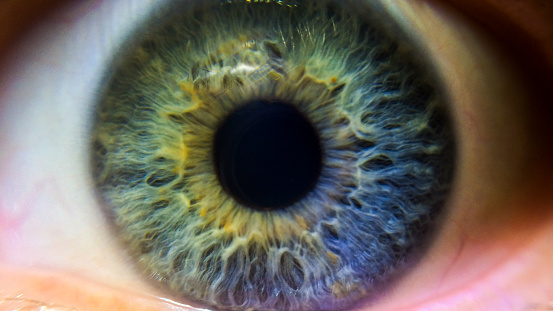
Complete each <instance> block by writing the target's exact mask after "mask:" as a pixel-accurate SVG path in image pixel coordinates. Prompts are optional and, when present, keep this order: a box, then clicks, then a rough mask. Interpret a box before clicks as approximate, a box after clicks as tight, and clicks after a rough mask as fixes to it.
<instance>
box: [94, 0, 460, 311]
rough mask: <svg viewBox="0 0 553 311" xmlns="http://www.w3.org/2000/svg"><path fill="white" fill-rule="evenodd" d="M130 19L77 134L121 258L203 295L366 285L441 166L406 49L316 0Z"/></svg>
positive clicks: (321, 300) (425, 225) (436, 194)
mask: <svg viewBox="0 0 553 311" xmlns="http://www.w3.org/2000/svg"><path fill="white" fill-rule="evenodd" d="M169 11H170V12H169ZM365 13H366V12H364V14H363V16H371V14H368V13H366V14H365ZM147 25H148V27H147V29H142V30H141V31H140V32H139V33H138V34H139V35H137V38H139V39H136V38H135V39H136V40H135V41H136V43H134V44H129V46H130V47H128V48H126V49H125V50H123V51H122V52H121V55H118V56H117V57H116V59H117V61H115V62H114V67H115V71H114V72H113V73H110V74H109V76H108V77H107V82H106V86H105V89H104V91H103V93H102V96H101V97H100V101H99V105H98V115H97V119H96V123H95V127H94V132H93V139H92V142H93V143H92V148H91V152H92V163H93V176H94V178H95V181H96V185H97V188H98V191H99V193H100V194H101V195H102V197H103V198H104V199H105V202H106V204H105V205H106V210H107V211H108V213H109V215H110V216H111V217H112V218H113V221H114V225H115V227H116V228H117V234H118V235H119V236H120V238H121V240H122V241H124V243H125V245H126V246H127V247H128V250H129V253H130V254H131V255H132V256H133V257H134V258H136V259H137V262H138V265H139V267H140V268H141V269H144V270H145V271H146V272H147V273H149V274H150V275H152V278H153V279H155V280H157V281H159V282H161V283H162V284H164V285H165V286H166V287H167V290H168V291H171V292H173V293H175V294H177V295H180V296H182V297H183V298H185V299H188V300H192V301H195V302H197V303H199V304H203V305H207V306H211V307H214V308H217V309H228V310H242V309H255V310H336V309H340V308H345V307H348V306H351V305H352V304H355V303H359V302H360V301H363V300H367V299H374V298H376V297H378V294H379V293H380V292H381V291H382V290H383V289H384V288H385V287H386V286H388V285H389V284H391V282H393V280H394V279H396V278H397V277H398V276H400V275H401V273H402V272H403V271H405V270H406V269H407V268H408V267H409V265H408V263H409V262H410V261H411V259H412V258H414V256H415V255H414V254H416V253H417V252H416V250H417V249H420V248H421V247H422V246H423V245H424V243H425V241H427V240H428V238H429V236H430V235H429V233H431V232H432V228H433V226H434V224H435V220H436V218H437V217H438V216H439V214H440V210H441V207H442V205H443V203H444V201H445V199H446V198H447V194H448V190H449V188H450V185H451V180H452V176H453V160H454V143H453V132H452V129H451V127H450V125H449V122H448V118H447V109H446V107H445V104H444V102H443V100H442V99H441V97H440V96H439V92H438V88H437V87H436V86H435V84H434V83H433V81H432V79H431V77H430V75H429V74H428V73H425V71H424V70H422V69H421V65H420V64H418V63H417V62H416V55H417V54H416V53H415V51H413V49H412V48H409V46H407V44H406V43H400V42H399V41H398V40H397V39H396V38H395V36H394V35H393V34H392V33H390V32H389V31H387V30H386V29H384V28H381V27H380V26H379V24H378V22H376V21H372V20H371V19H367V18H363V17H361V16H360V15H358V14H356V13H354V12H353V10H350V9H349V8H348V7H347V6H345V5H344V4H343V3H342V2H333V1H301V2H300V1H298V2H285V1H265V2H253V3H251V2H249V1H248V2H240V1H226V2H224V3H222V4H214V3H211V4H205V3H204V4H202V5H198V6H197V7H196V8H192V9H190V8H186V9H185V8H184V6H183V5H182V4H181V5H176V6H175V7H173V8H171V10H167V11H164V10H161V11H160V12H158V14H154V15H153V17H152V20H151V21H150V22H149V23H148V24H147Z"/></svg>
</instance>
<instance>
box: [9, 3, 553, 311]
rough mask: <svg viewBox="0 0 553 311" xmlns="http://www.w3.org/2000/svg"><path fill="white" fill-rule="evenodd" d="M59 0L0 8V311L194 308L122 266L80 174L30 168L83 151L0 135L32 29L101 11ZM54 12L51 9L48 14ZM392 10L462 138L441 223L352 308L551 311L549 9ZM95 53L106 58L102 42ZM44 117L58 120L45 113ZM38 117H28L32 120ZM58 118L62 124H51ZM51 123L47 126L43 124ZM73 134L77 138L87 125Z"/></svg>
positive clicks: (74, 22) (69, 23)
mask: <svg viewBox="0 0 553 311" xmlns="http://www.w3.org/2000/svg"><path fill="white" fill-rule="evenodd" d="M64 2H65V1H45V0H33V1H25V2H22V1H17V0H14V1H11V0H9V1H3V2H1V3H0V20H1V21H2V23H3V24H2V26H1V28H2V29H3V31H2V32H1V36H0V72H2V75H0V79H1V82H0V130H4V131H0V146H1V147H0V310H4V309H7V310H10V309H15V308H16V307H17V306H34V307H36V308H38V306H50V308H52V309H54V307H58V308H61V309H62V310H64V309H63V308H66V309H67V310H73V309H77V308H78V309H79V310H126V309H129V310H179V309H183V310H187V309H191V307H188V306H186V305H181V304H179V303H176V302H174V301H175V300H176V299H175V298H174V297H168V296H167V295H165V294H164V293H163V290H162V289H160V288H155V287H153V286H152V285H151V284H150V283H148V282H146V281H145V277H144V276H141V275H140V272H139V271H136V270H135V269H133V268H132V266H133V264H132V262H131V260H130V259H129V258H128V257H127V256H126V255H125V254H124V253H123V251H122V250H121V245H119V244H118V243H117V241H114V239H113V238H112V237H111V232H110V228H109V224H107V223H106V221H105V220H104V219H103V218H102V215H101V214H99V213H96V212H94V211H95V209H94V204H92V203H91V204H87V203H83V202H95V201H94V198H93V197H91V195H90V194H86V193H88V192H90V190H87V188H86V185H87V184H86V182H83V187H84V190H83V189H79V188H76V186H75V188H72V186H71V184H72V183H75V184H79V180H81V179H79V178H78V176H77V177H75V175H80V174H82V175H85V173H86V170H83V171H78V172H75V171H74V170H72V168H73V167H74V166H72V165H73V164H67V165H66V166H64V165H61V164H60V165H59V166H61V167H60V168H57V167H56V168H55V169H52V170H44V171H40V172H38V171H36V168H35V167H34V166H33V163H35V161H36V158H38V155H37V154H36V153H39V152H40V157H43V159H44V160H45V161H44V162H46V163H48V164H49V165H44V162H41V165H42V166H53V163H54V162H55V163H65V162H71V161H72V160H71V159H81V158H79V157H78V156H75V157H73V156H72V155H66V154H63V155H62V156H61V159H60V156H57V155H54V156H51V155H48V154H47V153H46V151H47V150H48V148H54V147H53V146H54V145H52V144H50V145H47V146H46V147H40V143H41V140H43V139H47V138H44V137H40V136H31V135H28V136H21V137H20V136H13V135H11V133H19V132H17V131H8V130H11V128H12V125H11V124H12V123H13V120H10V119H7V118H6V117H2V113H3V110H5V111H7V112H6V113H7V114H6V115H10V116H12V115H17V113H13V112H10V111H13V109H15V108H13V107H14V104H13V103H14V102H15V101H16V100H17V96H16V95H13V94H19V93H17V92H15V91H13V90H14V89H16V88H17V87H21V85H24V86H26V87H29V88H31V89H33V90H36V89H39V90H40V86H41V84H37V83H36V82H33V81H30V82H21V81H22V80H21V79H22V78H21V77H25V74H23V73H22V74H20V73H19V71H18V70H19V69H20V68H27V67H24V65H25V64H27V66H28V64H29V62H30V61H31V60H34V59H35V58H34V57H35V53H34V52H35V51H34V49H33V47H35V46H36V45H35V44H36V43H34V42H31V43H28V42H29V41H26V40H29V37H32V38H34V39H37V40H38V39H40V37H41V36H42V35H46V34H49V33H48V32H45V33H41V32H40V31H38V30H37V29H39V30H40V29H48V28H47V26H48V25H49V24H51V23H54V24H55V25H57V27H56V28H55V29H56V30H57V31H65V30H69V29H72V28H74V27H77V26H78V21H80V20H82V19H86V16H87V14H93V12H95V11H98V10H101V8H102V6H103V5H105V4H104V3H103V2H101V1H97V2H93V1H89V2H84V1H80V3H78V4H77V5H74V6H72V7H71V8H70V9H65V5H66V4H65V3H64ZM59 9H63V10H62V11H61V12H62V13H55V14H54V15H48V13H49V12H58V10H59ZM394 12H395V14H398V15H397V16H399V17H400V20H402V21H405V23H407V24H409V25H412V27H410V28H412V29H413V30H412V33H411V34H412V35H413V37H414V38H415V40H416V41H417V42H418V43H419V44H420V46H421V47H422V48H425V49H426V51H428V55H429V59H431V60H432V62H433V65H434V67H435V68H436V70H437V74H438V75H439V77H440V78H441V80H442V81H444V85H447V87H446V94H447V96H448V99H449V100H450V102H452V103H453V105H452V107H453V108H452V114H453V116H454V122H455V125H456V127H457V128H458V132H459V141H460V145H459V153H460V155H459V162H458V178H457V181H456V184H455V189H454V191H453V195H452V198H451V199H450V201H449V202H448V208H449V210H450V212H448V213H447V215H445V216H444V222H443V223H444V224H445V225H444V226H443V228H440V234H438V238H437V239H436V240H435V241H434V242H433V243H432V245H430V247H429V249H428V251H427V253H426V254H425V256H424V257H423V258H422V259H421V262H420V264H419V265H417V266H416V267H414V269H413V270H412V271H411V272H409V273H408V274H407V275H406V276H405V277H404V278H402V279H401V280H400V281H399V282H398V283H397V284H396V285H395V286H394V287H393V288H392V289H391V290H390V291H389V292H388V293H386V294H385V295H383V297H382V298H381V299H380V300H379V301H378V302H377V303H376V304H375V305H374V306H372V307H369V306H363V307H362V308H360V310H379V311H380V310H383V311H384V310H385V311H389V310H552V309H553V303H552V302H551V299H553V298H552V297H553V269H552V268H551V265H550V258H552V256H553V248H551V247H550V241H553V226H552V224H553V176H552V174H551V172H553V164H552V163H551V161H550V159H551V158H552V156H553V139H551V138H552V135H553V122H551V118H553V111H552V109H553V108H552V107H551V105H550V103H551V100H550V98H552V96H553V88H552V87H551V85H550V84H551V81H553V36H552V34H553V5H552V4H549V2H546V1H538V0H536V1H533V0H526V1H524V2H522V1H514V0H513V1H511V0H486V1H483V0H449V1H438V0H428V1H411V2H409V3H407V4H404V5H403V6H402V7H401V8H400V9H399V10H397V11H394ZM104 13H105V12H104ZM421 14H422V15H421ZM45 15H46V16H50V17H49V18H47V19H43V18H42V16H45ZM421 16H424V18H421ZM45 25H46V26H45ZM114 25H119V24H114ZM112 26H113V25H112ZM106 29H109V28H106ZM81 31H82V32H83V33H84V35H90V33H88V32H86V31H85V30H81ZM104 31H105V29H104ZM101 33H102V32H101V31H100V32H98V33H97V34H96V35H98V36H101ZM99 42H102V41H101V40H100V41H99ZM29 48H30V50H32V52H28V51H29ZM61 48H62V49H70V48H73V46H72V45H70V44H69V45H63V46H61ZM103 48H105V49H106V50H108V52H104V53H105V54H109V48H110V46H109V44H106V45H105V47H103ZM100 50H101V49H100ZM25 51H27V52H28V53H27V52H25ZM45 53H46V52H45ZM59 53H62V52H59ZM54 54H55V53H54ZM85 56H86V55H85ZM29 59H30V60H29ZM38 59H39V61H40V62H41V63H37V65H35V66H34V67H39V65H41V66H43V68H45V69H44V70H50V71H56V72H57V71H61V72H69V73H71V74H73V75H75V77H76V76H79V75H82V74H84V73H81V72H80V70H81V69H79V68H77V69H74V67H71V66H64V63H62V62H59V61H57V60H54V59H53V58H46V59H44V58H38ZM44 63H45V64H44ZM33 64H35V63H33ZM34 67H33V66H30V68H34ZM31 72H33V71H31ZM4 73H8V74H4ZM70 82H71V83H72V82H73V80H72V78H70V79H67V80H63V81H61V82H59V83H60V84H58V85H57V86H58V87H60V88H63V87H64V86H66V85H68V84H70ZM25 83H30V84H25ZM93 87H94V86H93V85H91V88H93ZM29 92H30V91H29ZM44 94H50V93H49V92H48V91H45V93H44ZM38 98H40V97H38ZM22 102H24V101H22ZM35 108H36V107H35ZM35 108H33V109H35ZM27 109H28V108H27ZM46 112H48V113H49V114H48V117H49V118H50V120H57V119H56V116H57V115H56V113H57V112H56V110H55V109H54V111H50V110H47V111H46ZM73 113H75V114H76V113H77V112H76V111H73ZM85 115H86V114H85ZM39 117H40V119H38V118H39ZM43 118H44V115H37V116H36V117H35V118H31V120H33V121H35V120H37V123H41V121H40V120H42V119H43ZM66 118H68V117H67V116H66ZM9 121H12V123H10V122H9ZM2 122H5V123H4V124H8V125H4V124H2ZM17 122H19V120H18V121H17ZM21 122H23V121H21ZM61 122H67V120H65V119H59V120H57V121H56V122H53V123H61ZM51 123H52V122H46V123H44V124H46V125H47V126H46V127H47V129H46V130H44V131H45V132H48V133H49V130H50V127H48V125H49V124H51ZM14 124H16V123H14ZM2 126H4V127H2ZM74 126H77V127H78V126H86V125H82V124H80V125H79V124H75V125H74ZM15 127H16V126H15V125H13V128H15ZM52 127H53V126H52ZM53 128H54V129H55V127H53ZM61 130H62V131H65V129H64V128H62V129H61ZM79 130H80V131H81V132H82V133H86V128H85V129H79ZM6 133H8V134H6ZM18 135H19V134H18ZM83 135H84V134H83ZM58 143H59V142H58ZM78 143H79V142H77V145H78ZM80 143H82V142H80ZM66 144H67V143H66ZM60 145H61V143H60ZM57 147H58V146H56V148H57ZM60 148H62V147H60ZM81 149H82V148H81ZM36 150H40V151H36ZM70 150H71V149H70ZM74 152H75V153H77V154H79V152H80V153H82V152H84V150H83V151H79V150H75V151H74ZM28 159H30V160H28ZM50 161H51V162H50ZM57 170H60V171H61V170H63V171H64V172H65V173H64V174H65V175H69V176H65V175H63V174H61V173H59V174H58V172H57ZM71 172H73V173H71ZM83 172H84V173H83ZM37 175H38V177H37ZM67 180H69V181H67ZM83 180H85V179H84V178H83ZM68 183H69V184H68ZM76 192H77V193H76ZM75 207H79V210H84V212H83V213H84V215H82V214H83V213H81V212H79V213H77V212H76V211H75ZM54 237H55V238H54ZM20 295H21V296H20Z"/></svg>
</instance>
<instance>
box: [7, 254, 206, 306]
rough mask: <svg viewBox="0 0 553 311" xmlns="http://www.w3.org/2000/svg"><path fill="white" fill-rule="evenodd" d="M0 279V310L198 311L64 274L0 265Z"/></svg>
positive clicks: (166, 300) (169, 301)
mask: <svg viewBox="0 0 553 311" xmlns="http://www.w3.org/2000/svg"><path fill="white" fill-rule="evenodd" d="M0 275H2V278H1V279H0V288H1V289H2V290H0V309H1V310H19V308H22V309H25V310H27V309H26V308H32V309H33V310H34V309H36V310H63V311H65V310H68V311H69V310H120V311H125V310H133V311H141V310H148V311H150V310H155V311H164V310H173V311H180V310H182V311H198V310H202V309H196V308H193V307H190V306H187V305H182V304H178V303H175V302H172V301H171V300H168V299H161V298H158V297H155V296H151V295H144V294H139V293H136V292H131V291H125V290H122V289H118V288H112V287H108V286H105V285H102V284H97V283H94V282H91V281H89V280H83V279H79V278H76V277H72V276H69V275H66V274H64V273H56V272H52V271H49V272H41V271H37V270H34V271H32V272H31V271H26V270H21V269H14V268H13V267H6V266H3V265H1V264H0ZM50 308H51V309H50Z"/></svg>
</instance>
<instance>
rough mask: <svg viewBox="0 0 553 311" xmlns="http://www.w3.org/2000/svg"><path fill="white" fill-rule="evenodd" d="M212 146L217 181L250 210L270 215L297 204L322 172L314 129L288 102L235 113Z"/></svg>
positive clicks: (258, 105)
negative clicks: (261, 211) (274, 211)
mask: <svg viewBox="0 0 553 311" xmlns="http://www.w3.org/2000/svg"><path fill="white" fill-rule="evenodd" d="M214 144H215V145H214V152H215V154H214V159H215V166H216V170H217V175H218V178H219V182H220V183H221V185H222V186H223V188H224V189H225V190H226V191H227V192H228V193H229V195H230V196H232V197H233V198H234V199H236V200H237V201H238V202H240V203H242V204H244V205H246V206H249V207H251V208H255V209H260V210H270V209H276V208H283V207H286V206H289V205H291V204H293V203H295V202H297V201H299V200H300V199H301V198H302V197H304V196H305V195H306V194H307V193H308V192H309V191H310V190H311V189H312V188H313V187H314V185H315V183H316V182H317V179H318V177H319V174H320V171H321V166H322V152H321V147H320V144H319V137H318V135H317V132H316V131H315V128H314V127H313V126H312V125H311V123H310V122H309V121H308V120H307V119H306V118H305V117H304V116H303V115H302V114H301V113H300V112H299V111H298V110H296V109H295V108H294V107H292V106H291V105H288V104H286V103H282V102H275V101H254V102H251V103H248V104H246V105H245V106H243V107H241V108H239V109H237V110H236V111H234V112H232V113H231V114H230V115H229V116H228V118H227V119H226V120H225V121H224V122H223V124H222V125H221V127H220V128H219V129H218V130H217V132H216V134H215V142H214Z"/></svg>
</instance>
